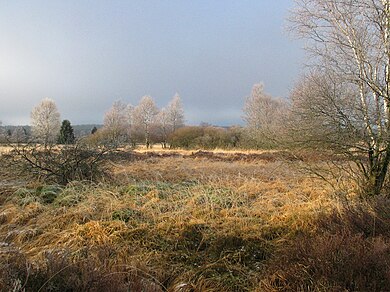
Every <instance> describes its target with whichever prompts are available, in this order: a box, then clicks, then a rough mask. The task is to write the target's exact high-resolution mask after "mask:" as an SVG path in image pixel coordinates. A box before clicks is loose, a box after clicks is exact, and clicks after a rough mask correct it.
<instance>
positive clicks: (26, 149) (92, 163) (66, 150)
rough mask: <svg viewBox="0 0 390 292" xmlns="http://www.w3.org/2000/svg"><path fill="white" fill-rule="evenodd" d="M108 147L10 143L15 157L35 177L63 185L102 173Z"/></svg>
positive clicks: (89, 178) (97, 178) (91, 179)
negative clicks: (43, 145) (19, 144)
mask: <svg viewBox="0 0 390 292" xmlns="http://www.w3.org/2000/svg"><path fill="white" fill-rule="evenodd" d="M108 152H110V149H109V148H106V147H102V148H92V147H89V146H87V145H86V144H82V143H78V144H76V145H67V146H58V147H54V146H52V147H42V146H40V145H31V144H28V145H25V146H21V147H18V146H16V147H14V151H13V155H14V157H13V158H14V160H15V161H22V162H24V163H25V166H26V167H27V169H28V170H29V171H30V172H31V173H34V174H36V175H37V176H38V177H39V178H43V179H44V180H47V181H55V182H56V183H58V184H61V185H66V184H67V183H69V182H71V181H82V180H87V181H98V180H100V179H101V178H102V177H103V176H104V175H106V172H105V169H104V165H103V157H104V155H105V154H106V153H108Z"/></svg>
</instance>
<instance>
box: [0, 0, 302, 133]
mask: <svg viewBox="0 0 390 292" xmlns="http://www.w3.org/2000/svg"><path fill="white" fill-rule="evenodd" d="M292 6H293V1H292V0H240V1H236V0H213V1H210V0H197V1H191V0H127V1H125V0H123V1H120V0H105V1H103V0H66V1H62V0H59V1H57V0H45V1H43V0H42V1H40V0H12V1H9V0H0V120H1V121H2V122H3V124H6V125H22V124H23V125H25V124H29V123H30V112H31V109H32V108H33V107H34V106H35V105H37V104H38V103H39V102H40V100H42V99H43V98H45V97H49V98H52V99H53V100H55V102H56V104H57V106H58V109H59V111H60V113H61V118H62V119H69V120H70V121H71V122H72V124H92V123H98V124H101V123H102V122H103V116H104V113H105V112H106V111H107V110H108V109H109V108H110V106H111V105H112V103H113V102H114V101H116V100H122V101H124V102H126V103H131V104H133V105H136V104H137V103H138V102H139V100H140V98H141V97H142V96H144V95H151V96H152V97H153V98H154V100H155V101H156V104H157V105H158V106H159V107H163V106H165V105H166V104H167V103H168V102H169V101H170V99H171V98H172V97H173V96H174V95H175V93H178V94H179V95H180V97H181V99H182V102H183V105H184V110H185V116H186V122H187V124H192V125H196V124H199V123H201V122H207V123H211V124H215V125H224V126H227V125H234V124H242V123H243V122H242V115H243V114H242V107H243V104H244V101H245V98H246V96H248V95H249V94H250V91H251V88H252V86H253V84H255V83H259V82H263V83H264V84H265V90H266V92H267V93H269V94H271V95H273V96H277V97H284V98H287V97H288V95H289V92H290V90H291V89H292V87H293V86H294V83H295V82H296V81H297V80H298V78H299V74H300V72H301V70H302V65H301V64H302V60H303V50H302V45H301V44H300V43H299V42H298V41H296V40H293V39H292V38H291V36H289V35H288V33H287V32H286V25H287V22H286V17H287V15H288V11H289V9H291V8H292Z"/></svg>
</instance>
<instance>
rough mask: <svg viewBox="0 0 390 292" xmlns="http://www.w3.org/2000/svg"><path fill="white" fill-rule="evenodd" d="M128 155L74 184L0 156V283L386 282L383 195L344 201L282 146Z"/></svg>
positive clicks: (166, 287)
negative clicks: (52, 180)
mask: <svg viewBox="0 0 390 292" xmlns="http://www.w3.org/2000/svg"><path fill="white" fill-rule="evenodd" d="M122 154H123V153H122ZM125 154H126V155H119V156H118V157H112V158H110V159H109V160H108V161H107V167H108V170H109V171H108V173H107V176H106V178H105V179H103V180H101V181H99V182H95V183H89V182H72V183H69V184H68V185H66V186H59V185H55V184H49V183H47V182H42V181H39V180H37V179H36V178H35V177H34V176H32V175H31V174H29V173H26V172H23V171H22V170H20V169H18V168H15V167H14V165H13V162H12V161H10V160H9V158H7V156H4V157H3V158H2V162H3V165H4V167H3V168H2V169H1V170H0V175H1V178H2V182H1V184H0V194H1V203H2V204H1V206H0V223H1V225H0V238H1V240H0V241H1V242H0V260H1V262H0V263H1V265H2V269H0V270H2V272H1V273H0V280H1V281H0V288H1V289H2V290H4V291H8V290H12V289H13V291H22V290H23V289H26V291H128V290H129V289H130V290H131V291H221V290H226V291H286V290H287V291H288V290H290V291H297V290H303V291H313V290H315V291H340V290H343V291H344V290H349V291H355V290H360V291H362V290H365V289H370V290H376V289H379V290H380V289H382V288H383V287H386V285H387V283H390V280H389V277H390V276H389V275H390V273H389V271H390V270H389V268H388V265H389V263H390V260H389V259H390V257H389V254H390V253H389V250H390V248H389V244H388V240H387V238H388V232H389V231H387V230H388V228H387V227H388V224H389V220H388V218H387V217H386V216H382V215H381V216H379V215H378V214H377V213H378V212H379V211H381V210H382V209H381V210H379V211H378V208H379V207H377V205H379V206H383V205H384V204H383V202H382V203H381V204H377V205H372V204H371V205H367V208H366V209H364V210H360V209H357V208H355V205H353V206H352V205H351V204H349V207H348V208H350V209H348V210H349V211H348V212H346V211H345V210H347V209H346V207H345V206H344V205H343V203H342V200H341V199H340V197H337V195H336V193H335V190H334V188H333V187H332V185H330V184H329V183H327V182H325V181H324V180H320V179H318V178H315V177H312V176H309V175H308V173H307V172H305V171H303V167H302V165H301V164H302V162H301V161H300V160H299V159H297V158H296V157H295V156H293V155H291V154H289V153H287V152H284V151H272V152H270V151H268V152H267V151H251V152H243V151H242V152H237V151H214V152H207V151H195V150H194V151H162V150H156V149H152V150H151V151H144V150H140V151H138V152H133V151H127V152H126V153H125ZM386 202H387V201H386ZM359 206H361V205H359ZM381 212H382V211H381ZM355 213H356V214H358V215H356V214H355ZM382 213H383V212H382ZM382 213H381V214H382ZM351 214H352V215H351ZM354 214H355V215H356V216H355V215H354ZM356 218H358V219H356ZM359 220H360V221H359ZM371 220H378V221H377V223H376V226H375V227H374V232H373V230H372V228H371V227H372V224H371ZM367 222H370V223H369V224H368V225H369V226H366V224H367ZM359 224H360V225H359ZM373 233H374V234H373ZM363 254H364V256H362V255H363ZM378 258H380V259H381V260H380V261H379V262H378V261H377V259H378ZM355 260H356V261H358V260H359V261H363V263H361V264H360V263H359V264H357V263H355V262H354V261H355ZM362 265H363V266H362ZM350 266H352V268H351V267H350ZM365 269H368V270H365ZM359 271H360V272H359ZM367 277H371V278H370V279H372V281H373V282H372V283H368V284H367V283H366V282H367V279H368V278H367Z"/></svg>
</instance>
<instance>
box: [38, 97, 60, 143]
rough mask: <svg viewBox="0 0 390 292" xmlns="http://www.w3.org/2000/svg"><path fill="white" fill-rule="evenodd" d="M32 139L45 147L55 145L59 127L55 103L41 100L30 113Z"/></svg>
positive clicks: (58, 116) (48, 99)
mask: <svg viewBox="0 0 390 292" xmlns="http://www.w3.org/2000/svg"><path fill="white" fill-rule="evenodd" d="M31 126H32V134H33V137H34V138H35V139H36V140H37V141H38V142H40V143H43V144H44V146H45V147H46V146H47V145H49V144H52V143H55V141H56V139H57V136H58V133H59V131H60V127H61V121H60V113H59V112H58V109H57V106H56V104H55V102H54V101H53V100H52V99H50V98H45V99H43V100H42V101H41V102H40V103H39V104H38V105H37V106H36V107H34V108H33V110H32V112H31Z"/></svg>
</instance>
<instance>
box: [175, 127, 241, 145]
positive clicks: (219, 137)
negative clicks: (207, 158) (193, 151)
mask: <svg viewBox="0 0 390 292" xmlns="http://www.w3.org/2000/svg"><path fill="white" fill-rule="evenodd" d="M240 139H241V129H240V128H237V127H232V128H221V127H213V126H204V127H202V126H200V127H195V126H192V127H183V128H179V129H178V130H176V131H175V132H174V133H172V134H171V135H170V136H169V138H168V142H169V144H170V145H171V147H172V148H203V149H215V148H232V147H237V146H238V145H239V141H240Z"/></svg>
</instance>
